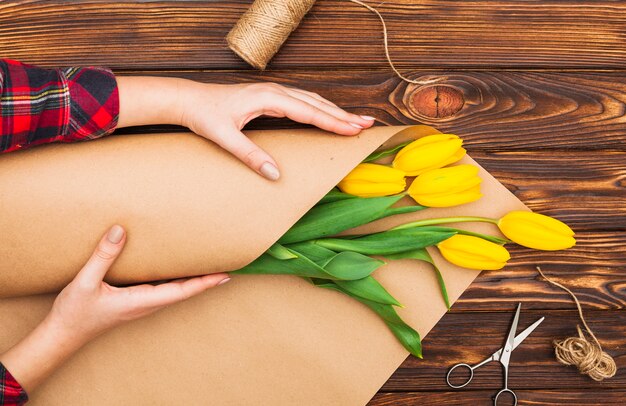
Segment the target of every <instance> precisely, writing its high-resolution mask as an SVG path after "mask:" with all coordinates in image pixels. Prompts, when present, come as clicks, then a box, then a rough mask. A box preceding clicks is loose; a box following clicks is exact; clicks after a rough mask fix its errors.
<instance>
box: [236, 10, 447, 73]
mask: <svg viewBox="0 0 626 406" xmlns="http://www.w3.org/2000/svg"><path fill="white" fill-rule="evenodd" d="M347 1H350V2H352V3H355V4H358V5H359V6H362V7H365V8H366V9H368V10H369V11H371V12H372V13H374V14H376V16H377V17H378V19H379V20H380V22H381V24H382V29H383V43H384V46H385V56H386V57H387V62H388V63H389V66H390V67H391V69H392V70H393V71H394V73H395V74H396V75H397V76H398V77H399V78H400V79H402V80H404V81H405V82H408V83H414V84H418V85H425V84H431V83H435V82H439V81H440V80H443V79H445V78H436V79H424V80H413V79H409V78H407V77H405V76H403V75H402V74H401V73H400V72H399V71H398V69H396V67H395V66H394V64H393V61H392V60H391V56H390V55H389V44H388V42H389V41H388V38H387V25H386V24H385V20H384V18H383V16H382V15H381V14H380V13H379V12H378V10H376V9H375V8H374V7H372V6H369V5H367V4H365V3H363V2H361V1H359V0H347ZM313 4H315V0H255V1H254V3H252V5H251V6H250V8H249V9H248V10H247V11H246V12H245V13H244V14H243V16H241V18H240V19H239V21H237V24H235V26H234V27H233V28H232V29H231V30H230V32H229V33H228V35H227V36H226V42H227V43H228V46H229V47H230V49H232V50H233V52H235V53H236V54H237V55H239V56H240V57H241V58H242V59H243V60H244V61H246V62H248V63H249V64H250V65H252V66H253V67H255V68H257V69H260V70H264V69H265V68H266V67H267V64H268V62H269V61H270V59H272V57H273V56H274V55H275V54H276V53H277V52H278V50H279V49H280V48H281V47H282V45H283V43H284V42H285V41H286V40H287V38H288V37H289V35H290V34H291V33H292V32H293V31H294V30H295V29H296V28H297V27H298V25H300V21H302V19H303V18H304V16H305V15H306V13H307V12H308V11H309V10H310V9H311V7H313Z"/></svg>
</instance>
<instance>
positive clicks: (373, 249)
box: [315, 227, 456, 255]
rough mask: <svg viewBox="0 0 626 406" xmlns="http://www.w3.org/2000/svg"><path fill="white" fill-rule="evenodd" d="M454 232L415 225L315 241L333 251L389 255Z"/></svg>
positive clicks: (445, 237) (441, 228)
mask: <svg viewBox="0 0 626 406" xmlns="http://www.w3.org/2000/svg"><path fill="white" fill-rule="evenodd" d="M455 234H456V230H454V229H446V228H443V227H415V228H407V229H401V230H390V231H384V232H381V233H376V234H370V235H365V236H362V237H358V238H352V239H347V238H323V239H318V240H315V243H316V244H318V245H320V246H322V247H324V248H328V249H330V250H333V251H354V252H358V253H361V254H364V255H390V254H395V253H399V252H404V251H410V250H415V249H420V248H425V247H429V246H431V245H435V244H438V243H440V242H441V241H443V240H446V239H448V238H450V237H452V236H453V235H455Z"/></svg>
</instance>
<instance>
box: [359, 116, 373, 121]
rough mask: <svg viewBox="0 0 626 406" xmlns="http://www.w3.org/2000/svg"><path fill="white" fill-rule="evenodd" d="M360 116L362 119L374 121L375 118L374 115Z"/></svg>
mask: <svg viewBox="0 0 626 406" xmlns="http://www.w3.org/2000/svg"><path fill="white" fill-rule="evenodd" d="M361 118H362V119H363V120H369V121H374V120H376V119H375V118H374V117H371V116H361Z"/></svg>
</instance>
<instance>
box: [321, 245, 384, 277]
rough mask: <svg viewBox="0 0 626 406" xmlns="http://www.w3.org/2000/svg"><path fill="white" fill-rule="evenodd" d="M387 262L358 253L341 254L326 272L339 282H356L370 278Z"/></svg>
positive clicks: (334, 258) (335, 257)
mask: <svg viewBox="0 0 626 406" xmlns="http://www.w3.org/2000/svg"><path fill="white" fill-rule="evenodd" d="M382 265H385V262H383V261H381V260H379V259H374V258H370V257H368V256H367V255H362V254H359V253H357V252H350V251H346V252H340V253H338V254H336V255H335V256H334V257H332V258H331V259H330V260H329V261H328V263H327V264H326V265H325V266H324V268H323V269H324V271H326V273H328V274H330V275H331V276H333V277H334V278H332V279H337V280H349V281H351V280H356V279H362V278H365V277H367V276H369V275H370V274H371V273H372V272H374V271H375V270H376V269H378V268H380V267H381V266H382Z"/></svg>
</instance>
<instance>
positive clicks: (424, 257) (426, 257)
mask: <svg viewBox="0 0 626 406" xmlns="http://www.w3.org/2000/svg"><path fill="white" fill-rule="evenodd" d="M385 258H388V259H391V260H395V259H405V258H408V259H417V260H420V261H424V262H428V263H429V264H430V265H431V266H432V267H433V269H434V270H435V275H436V276H437V281H438V282H439V289H440V290H441V295H442V296H443V300H444V302H445V303H446V307H447V308H448V310H450V298H449V297H448V289H446V283H445V281H444V280H443V275H442V274H441V271H440V270H439V268H438V267H437V264H435V261H433V258H432V257H431V256H430V254H429V253H428V251H426V248H421V249H417V250H411V251H405V252H398V253H397V254H390V255H385Z"/></svg>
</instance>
